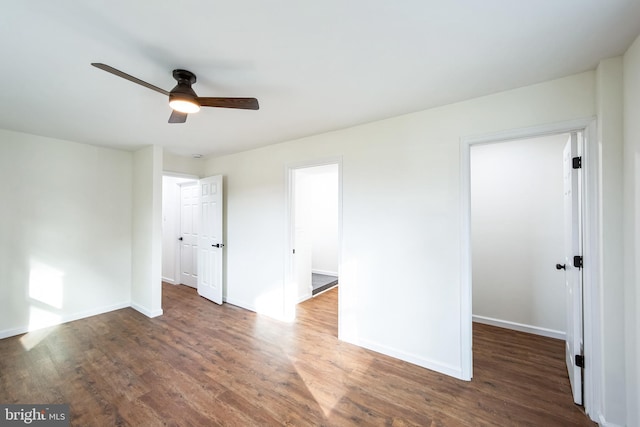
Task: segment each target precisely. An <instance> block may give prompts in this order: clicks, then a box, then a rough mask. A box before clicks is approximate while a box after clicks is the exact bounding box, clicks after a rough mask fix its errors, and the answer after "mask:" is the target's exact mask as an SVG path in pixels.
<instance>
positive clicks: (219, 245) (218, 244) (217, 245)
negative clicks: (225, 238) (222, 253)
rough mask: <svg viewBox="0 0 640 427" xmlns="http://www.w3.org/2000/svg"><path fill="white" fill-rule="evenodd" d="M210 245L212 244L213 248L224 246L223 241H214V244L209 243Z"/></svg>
mask: <svg viewBox="0 0 640 427" xmlns="http://www.w3.org/2000/svg"><path fill="white" fill-rule="evenodd" d="M211 246H213V247H214V248H221V247H223V246H224V243H216V244H215V245H211Z"/></svg>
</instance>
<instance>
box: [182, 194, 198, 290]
mask: <svg viewBox="0 0 640 427" xmlns="http://www.w3.org/2000/svg"><path fill="white" fill-rule="evenodd" d="M199 216H200V202H199V196H198V183H197V182H192V183H187V184H182V185H181V186H180V237H179V239H180V263H179V265H180V283H182V284H184V285H187V286H191V287H193V288H195V287H196V286H197V284H198V223H199V221H198V219H199Z"/></svg>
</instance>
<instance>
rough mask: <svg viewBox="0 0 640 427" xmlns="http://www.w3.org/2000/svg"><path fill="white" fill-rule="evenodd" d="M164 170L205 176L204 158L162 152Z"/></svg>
mask: <svg viewBox="0 0 640 427" xmlns="http://www.w3.org/2000/svg"><path fill="white" fill-rule="evenodd" d="M162 170H163V171H165V172H171V173H178V174H187V175H193V176H197V177H201V178H203V177H204V176H203V170H204V159H203V158H200V159H194V158H191V157H183V156H178V155H176V154H172V153H169V152H163V153H162Z"/></svg>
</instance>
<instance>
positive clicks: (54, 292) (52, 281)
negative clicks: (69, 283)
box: [29, 261, 64, 310]
mask: <svg viewBox="0 0 640 427" xmlns="http://www.w3.org/2000/svg"><path fill="white" fill-rule="evenodd" d="M63 279H64V273H63V272H61V271H60V270H57V269H55V268H52V267H50V266H48V265H46V264H42V263H39V262H34V261H32V262H31V271H30V272H29V298H30V299H32V300H36V301H39V302H41V303H43V304H46V305H48V306H51V307H53V308H56V309H58V310H59V309H61V308H62V300H63V296H64V295H63V292H64V289H63Z"/></svg>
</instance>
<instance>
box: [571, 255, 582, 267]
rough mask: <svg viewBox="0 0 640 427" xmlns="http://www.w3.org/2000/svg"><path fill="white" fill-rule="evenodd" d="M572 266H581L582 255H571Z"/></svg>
mask: <svg viewBox="0 0 640 427" xmlns="http://www.w3.org/2000/svg"><path fill="white" fill-rule="evenodd" d="M573 266H574V267H576V268H582V255H576V256H574V257H573Z"/></svg>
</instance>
